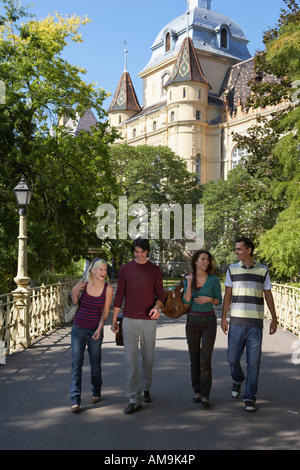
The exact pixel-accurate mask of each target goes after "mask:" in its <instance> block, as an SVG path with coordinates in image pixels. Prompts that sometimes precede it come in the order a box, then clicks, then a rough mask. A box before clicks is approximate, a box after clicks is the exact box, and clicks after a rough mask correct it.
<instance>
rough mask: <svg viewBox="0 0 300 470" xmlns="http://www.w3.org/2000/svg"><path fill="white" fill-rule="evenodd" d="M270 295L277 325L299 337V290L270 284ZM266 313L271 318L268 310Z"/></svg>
mask: <svg viewBox="0 0 300 470" xmlns="http://www.w3.org/2000/svg"><path fill="white" fill-rule="evenodd" d="M272 293H273V297H274V302H275V308H276V314H277V318H278V323H279V325H281V326H282V327H283V328H284V329H285V330H289V331H291V332H292V333H294V334H295V335H298V336H299V337H300V289H299V288H297V287H291V286H287V285H283V284H274V283H272ZM266 311H267V312H268V313H267V315H266V316H267V318H271V315H270V313H269V311H268V308H266Z"/></svg>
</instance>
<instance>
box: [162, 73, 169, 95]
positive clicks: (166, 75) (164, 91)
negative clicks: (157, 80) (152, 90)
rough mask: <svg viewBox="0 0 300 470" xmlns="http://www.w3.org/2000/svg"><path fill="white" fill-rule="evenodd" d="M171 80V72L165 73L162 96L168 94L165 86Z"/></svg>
mask: <svg viewBox="0 0 300 470" xmlns="http://www.w3.org/2000/svg"><path fill="white" fill-rule="evenodd" d="M169 78H170V72H165V73H164V74H163V76H162V80H161V87H162V94H165V93H166V92H167V90H166V89H165V88H164V86H165V84H166V83H167V81H168V80H169Z"/></svg>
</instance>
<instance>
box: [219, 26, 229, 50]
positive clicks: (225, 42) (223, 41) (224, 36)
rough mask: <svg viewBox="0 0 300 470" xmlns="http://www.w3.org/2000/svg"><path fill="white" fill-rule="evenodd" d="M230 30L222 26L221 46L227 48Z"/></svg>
mask: <svg viewBox="0 0 300 470" xmlns="http://www.w3.org/2000/svg"><path fill="white" fill-rule="evenodd" d="M227 35H228V31H227V29H226V28H222V29H221V47H224V48H225V49H227V47H228V37H227Z"/></svg>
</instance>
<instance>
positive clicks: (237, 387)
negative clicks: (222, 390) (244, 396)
mask: <svg viewBox="0 0 300 470" xmlns="http://www.w3.org/2000/svg"><path fill="white" fill-rule="evenodd" d="M240 394H241V384H236V383H233V384H232V389H231V396H232V398H238V397H239V396H240Z"/></svg>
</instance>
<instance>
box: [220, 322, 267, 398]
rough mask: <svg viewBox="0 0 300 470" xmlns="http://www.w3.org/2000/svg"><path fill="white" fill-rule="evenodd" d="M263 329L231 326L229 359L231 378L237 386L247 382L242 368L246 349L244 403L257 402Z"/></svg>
mask: <svg viewBox="0 0 300 470" xmlns="http://www.w3.org/2000/svg"><path fill="white" fill-rule="evenodd" d="M261 344H262V327H256V326H240V325H231V326H230V329H229V334H228V352H227V359H228V363H229V367H230V371H231V377H232V380H233V382H234V383H235V384H238V385H240V384H241V383H242V382H244V380H245V374H244V372H243V371H242V367H241V362H240V361H241V357H242V354H243V352H244V350H245V348H246V362H247V377H246V388H245V393H244V395H243V399H244V401H252V402H254V403H255V402H256V393H257V385H258V376H259V369H260V358H261Z"/></svg>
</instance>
